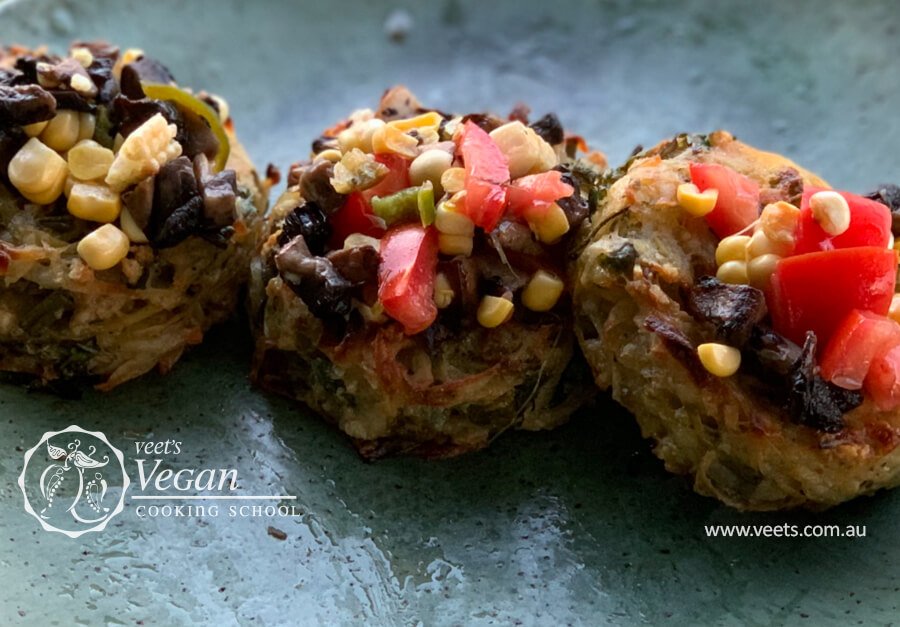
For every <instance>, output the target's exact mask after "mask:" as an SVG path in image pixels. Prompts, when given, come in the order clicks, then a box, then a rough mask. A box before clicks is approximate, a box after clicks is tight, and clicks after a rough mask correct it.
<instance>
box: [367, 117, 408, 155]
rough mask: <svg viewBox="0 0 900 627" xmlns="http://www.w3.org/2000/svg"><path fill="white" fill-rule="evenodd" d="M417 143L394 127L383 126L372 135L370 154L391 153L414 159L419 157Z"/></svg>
mask: <svg viewBox="0 0 900 627" xmlns="http://www.w3.org/2000/svg"><path fill="white" fill-rule="evenodd" d="M418 146H419V141H418V140H417V139H416V138H415V137H413V136H412V135H407V134H406V133H404V132H403V131H401V130H400V129H398V128H397V127H396V126H389V125H387V124H385V125H384V126H381V127H379V128H377V129H375V132H374V133H372V152H374V153H376V154H379V153H386V152H392V153H395V154H398V155H401V156H404V157H407V158H409V159H415V158H416V157H417V156H418V155H419V151H418Z"/></svg>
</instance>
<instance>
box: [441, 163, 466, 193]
mask: <svg viewBox="0 0 900 627" xmlns="http://www.w3.org/2000/svg"><path fill="white" fill-rule="evenodd" d="M441 187H443V188H444V191H445V192H447V193H448V194H456V193H457V192H461V191H463V190H464V189H465V188H466V170H465V168H447V169H446V170H444V173H443V174H441Z"/></svg>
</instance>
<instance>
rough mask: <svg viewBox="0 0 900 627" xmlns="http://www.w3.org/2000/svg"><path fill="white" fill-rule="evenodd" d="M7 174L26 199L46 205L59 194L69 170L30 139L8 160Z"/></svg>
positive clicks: (45, 149) (56, 157)
mask: <svg viewBox="0 0 900 627" xmlns="http://www.w3.org/2000/svg"><path fill="white" fill-rule="evenodd" d="M7 174H8V175H9V180H10V182H11V183H12V184H13V186H15V188H16V189H17V190H19V193H21V194H22V195H23V196H24V197H25V198H27V199H28V200H30V201H31V202H34V203H37V204H39V205H49V204H50V203H52V202H53V201H55V200H56V199H57V198H59V196H60V194H62V192H63V187H64V186H65V184H66V177H67V176H68V174H69V168H68V166H67V165H66V160H65V159H63V158H62V157H60V156H59V155H58V154H57V153H56V152H54V151H53V150H51V149H50V148H48V147H47V146H45V145H44V144H43V143H42V142H41V140H39V139H38V138H36V137H32V138H31V139H29V140H28V141H27V142H25V145H24V146H22V147H21V148H20V149H19V152H17V153H16V154H15V156H14V157H13V158H12V160H10V162H9V168H8V169H7Z"/></svg>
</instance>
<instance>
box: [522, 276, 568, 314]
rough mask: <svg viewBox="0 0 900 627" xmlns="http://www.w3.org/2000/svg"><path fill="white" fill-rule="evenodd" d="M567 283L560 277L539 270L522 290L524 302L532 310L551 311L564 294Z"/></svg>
mask: <svg viewBox="0 0 900 627" xmlns="http://www.w3.org/2000/svg"><path fill="white" fill-rule="evenodd" d="M564 289H565V284H564V283H563V282H562V281H561V280H560V279H559V277H557V276H555V275H553V274H550V273H549V272H546V271H545V270H538V271H537V272H535V273H534V275H533V276H532V277H531V280H530V281H528V285H526V286H525V289H524V290H522V304H523V305H525V306H526V307H527V308H528V309H530V310H532V311H550V310H551V309H553V307H554V306H556V303H557V302H558V301H559V297H560V296H562V293H563V290H564Z"/></svg>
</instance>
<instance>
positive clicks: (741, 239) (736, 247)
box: [716, 235, 750, 266]
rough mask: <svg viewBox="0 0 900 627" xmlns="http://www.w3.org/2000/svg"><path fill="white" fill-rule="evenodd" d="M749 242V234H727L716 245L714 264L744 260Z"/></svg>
mask: <svg viewBox="0 0 900 627" xmlns="http://www.w3.org/2000/svg"><path fill="white" fill-rule="evenodd" d="M749 244H750V236H749V235H729V236H728V237H726V238H724V239H722V241H720V242H719V245H718V246H717V247H716V264H717V265H720V266H721V265H722V264H723V263H725V262H726V261H746V260H747V247H748V245H749Z"/></svg>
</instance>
